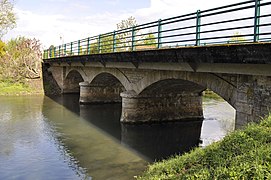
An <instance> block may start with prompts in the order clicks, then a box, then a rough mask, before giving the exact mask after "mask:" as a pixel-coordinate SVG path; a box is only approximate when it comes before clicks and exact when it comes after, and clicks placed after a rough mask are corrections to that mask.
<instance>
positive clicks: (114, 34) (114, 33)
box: [113, 31, 117, 52]
mask: <svg viewBox="0 0 271 180" xmlns="http://www.w3.org/2000/svg"><path fill="white" fill-rule="evenodd" d="M116 42H117V40H116V31H114V32H113V52H116V47H117V46H116Z"/></svg>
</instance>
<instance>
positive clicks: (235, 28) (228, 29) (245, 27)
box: [200, 25, 254, 34]
mask: <svg viewBox="0 0 271 180" xmlns="http://www.w3.org/2000/svg"><path fill="white" fill-rule="evenodd" d="M252 27H254V25H250V26H239V27H232V28H223V29H215V30H208V31H201V32H200V33H201V34H202V33H211V32H218V31H231V30H237V29H247V28H252Z"/></svg>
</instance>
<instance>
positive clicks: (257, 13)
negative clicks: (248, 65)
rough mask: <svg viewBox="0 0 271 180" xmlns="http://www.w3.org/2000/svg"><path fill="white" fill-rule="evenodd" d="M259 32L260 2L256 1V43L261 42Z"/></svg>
mask: <svg viewBox="0 0 271 180" xmlns="http://www.w3.org/2000/svg"><path fill="white" fill-rule="evenodd" d="M259 32H260V0H255V16H254V42H258V41H259Z"/></svg>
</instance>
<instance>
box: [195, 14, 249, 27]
mask: <svg viewBox="0 0 271 180" xmlns="http://www.w3.org/2000/svg"><path fill="white" fill-rule="evenodd" d="M253 18H254V16H253V17H252V16H251V17H247V18H238V19H231V20H225V21H216V22H212V23H206V24H201V25H200V26H201V27H203V26H209V25H210V26H211V25H216V24H224V23H230V22H238V21H246V20H250V19H253Z"/></svg>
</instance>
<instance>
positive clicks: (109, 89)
mask: <svg viewBox="0 0 271 180" xmlns="http://www.w3.org/2000/svg"><path fill="white" fill-rule="evenodd" d="M80 86H81V87H80V90H81V91H80V102H81V103H88V104H89V103H118V102H121V97H120V93H121V92H124V91H125V87H124V86H123V84H122V83H121V81H120V80H119V79H118V78H117V77H115V76H114V75H112V74H111V73H108V72H101V73H99V74H96V76H92V79H91V81H90V82H84V83H80Z"/></svg>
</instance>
